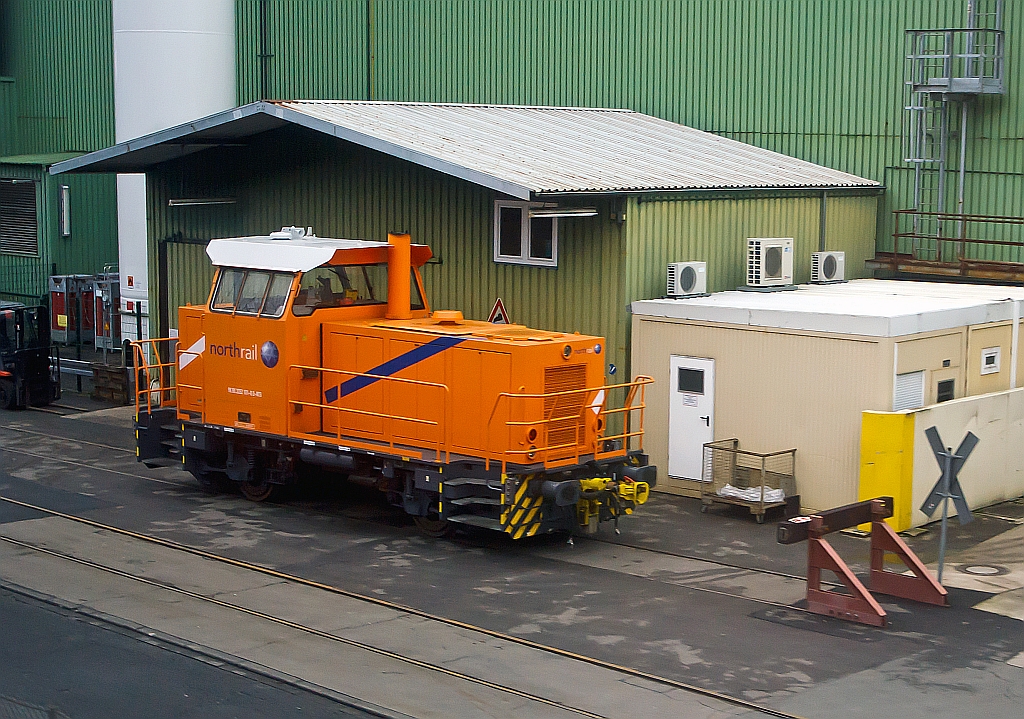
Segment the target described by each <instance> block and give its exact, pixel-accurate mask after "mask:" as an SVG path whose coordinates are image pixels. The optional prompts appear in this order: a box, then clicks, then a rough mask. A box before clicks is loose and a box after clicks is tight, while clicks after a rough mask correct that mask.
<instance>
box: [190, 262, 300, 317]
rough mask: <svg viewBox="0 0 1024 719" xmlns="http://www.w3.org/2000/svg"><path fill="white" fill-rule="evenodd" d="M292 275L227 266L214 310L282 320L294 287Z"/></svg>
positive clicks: (216, 295)
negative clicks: (291, 289) (289, 293)
mask: <svg viewBox="0 0 1024 719" xmlns="http://www.w3.org/2000/svg"><path fill="white" fill-rule="evenodd" d="M293 277H295V275H294V274H292V273H291V272H270V271H268V270H243V269H239V268H235V267H225V268H223V269H221V271H220V277H219V278H218V279H217V289H216V290H214V293H213V301H212V302H211V303H210V309H211V310H213V311H214V312H230V313H233V314H239V315H259V316H260V317H280V316H281V315H282V314H284V306H285V304H286V303H287V302H288V290H289V289H290V288H291V286H292V278H293Z"/></svg>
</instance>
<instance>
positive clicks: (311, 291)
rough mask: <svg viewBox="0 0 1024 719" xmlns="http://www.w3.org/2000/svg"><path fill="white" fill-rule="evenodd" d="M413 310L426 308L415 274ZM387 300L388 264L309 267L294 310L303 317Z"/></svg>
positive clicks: (377, 303)
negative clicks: (319, 310) (332, 308)
mask: <svg viewBox="0 0 1024 719" xmlns="http://www.w3.org/2000/svg"><path fill="white" fill-rule="evenodd" d="M411 283H412V292H411V309H414V310H419V309H423V308H424V305H423V298H422V297H421V296H420V290H419V287H418V286H417V284H416V279H415V275H413V276H412V278H411ZM387 301H388V266H387V264H386V263H380V264H376V265H335V266H330V265H325V266H323V267H317V268H316V269H314V270H310V271H309V272H306V273H305V274H303V275H302V279H301V280H300V281H299V292H298V294H296V295H295V302H294V303H293V304H292V312H293V313H295V314H296V315H298V316H300V317H302V316H305V315H310V314H312V313H313V311H314V310H318V309H322V308H326V307H354V306H358V305H383V304H386V303H387Z"/></svg>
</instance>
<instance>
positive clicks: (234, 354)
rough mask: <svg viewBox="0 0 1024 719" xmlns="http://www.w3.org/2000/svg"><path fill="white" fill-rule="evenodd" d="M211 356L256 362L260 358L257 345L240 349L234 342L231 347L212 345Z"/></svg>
mask: <svg viewBox="0 0 1024 719" xmlns="http://www.w3.org/2000/svg"><path fill="white" fill-rule="evenodd" d="M210 354H212V355H217V356H218V357H231V358H236V359H237V358H241V359H244V360H250V361H252V362H255V361H256V357H258V356H259V353H258V350H257V349H256V345H253V346H252V347H239V346H238V345H237V344H235V343H234V342H232V343H231V344H229V345H213V344H211V345H210Z"/></svg>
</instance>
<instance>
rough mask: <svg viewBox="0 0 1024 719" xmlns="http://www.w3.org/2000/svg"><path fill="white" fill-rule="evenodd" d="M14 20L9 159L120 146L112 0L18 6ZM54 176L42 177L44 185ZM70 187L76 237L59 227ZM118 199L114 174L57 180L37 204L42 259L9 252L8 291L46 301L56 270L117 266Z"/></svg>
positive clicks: (0, 268) (1, 144)
mask: <svg viewBox="0 0 1024 719" xmlns="http://www.w3.org/2000/svg"><path fill="white" fill-rule="evenodd" d="M10 18H11V24H10V33H11V37H10V40H11V45H12V47H13V56H12V58H11V70H12V76H11V78H10V79H5V80H2V81H0V157H2V156H9V155H29V154H50V153H64V152H89V151H92V150H98V149H101V148H103V147H107V146H108V145H111V144H113V142H114V76H113V57H112V53H113V48H112V42H113V27H112V17H111V3H110V0H13V2H11V4H10ZM8 167H9V168H11V169H9V172H11V173H15V174H16V173H23V172H25V171H26V170H25V169H24V166H8ZM14 168H18V169H14ZM44 170H45V168H43V167H40V166H37V167H36V168H35V170H33V171H32V172H34V173H35V174H36V175H38V176H39V177H40V178H41V177H42V173H43V172H44ZM61 184H65V185H68V186H69V187H70V188H71V215H72V219H71V227H72V234H71V237H70V238H64V237H61V236H60V234H59V228H58V226H57V208H58V202H59V200H58V192H59V186H60V185H61ZM116 197H117V192H116V187H115V180H114V177H113V176H109V177H108V176H91V175H62V176H60V177H50V176H47V178H46V179H45V180H44V181H43V184H42V185H41V189H40V192H39V195H38V202H37V205H38V217H39V232H40V253H39V256H38V257H35V258H33V257H25V256H14V255H3V254H0V292H2V291H4V290H7V291H9V292H19V293H22V294H32V295H37V294H42V293H45V292H46V287H47V285H46V280H47V277H48V276H49V275H50V274H51V272H52V269H53V265H54V264H56V268H57V273H58V274H70V273H94V272H99V271H101V270H102V269H103V267H104V265H107V264H110V263H116V262H117V204H116V203H117V200H116Z"/></svg>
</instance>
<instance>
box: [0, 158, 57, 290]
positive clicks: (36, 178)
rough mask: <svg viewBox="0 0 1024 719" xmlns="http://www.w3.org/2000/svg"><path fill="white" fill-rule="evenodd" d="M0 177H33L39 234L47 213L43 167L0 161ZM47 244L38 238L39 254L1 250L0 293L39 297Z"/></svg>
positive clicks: (43, 276) (44, 282)
mask: <svg viewBox="0 0 1024 719" xmlns="http://www.w3.org/2000/svg"><path fill="white" fill-rule="evenodd" d="M0 178H4V179H17V180H32V181H33V183H34V184H35V189H36V226H37V228H38V229H39V232H38V233H37V236H38V237H41V236H42V231H41V230H42V228H43V227H44V226H45V223H46V220H47V217H46V179H45V178H44V177H43V172H42V168H41V167H39V166H33V165H8V164H2V163H0ZM49 262H50V252H49V246H48V245H47V243H46V242H43V241H41V240H40V242H39V247H38V254H37V255H35V256H30V255H11V254H6V253H2V252H0V297H3V298H4V299H15V300H18V301H21V302H28V301H30V300H31V298H40V297H42V296H43V295H44V294H45V293H46V291H47V286H46V274H42V273H40V271H39V269H40V267H48V266H49Z"/></svg>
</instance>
